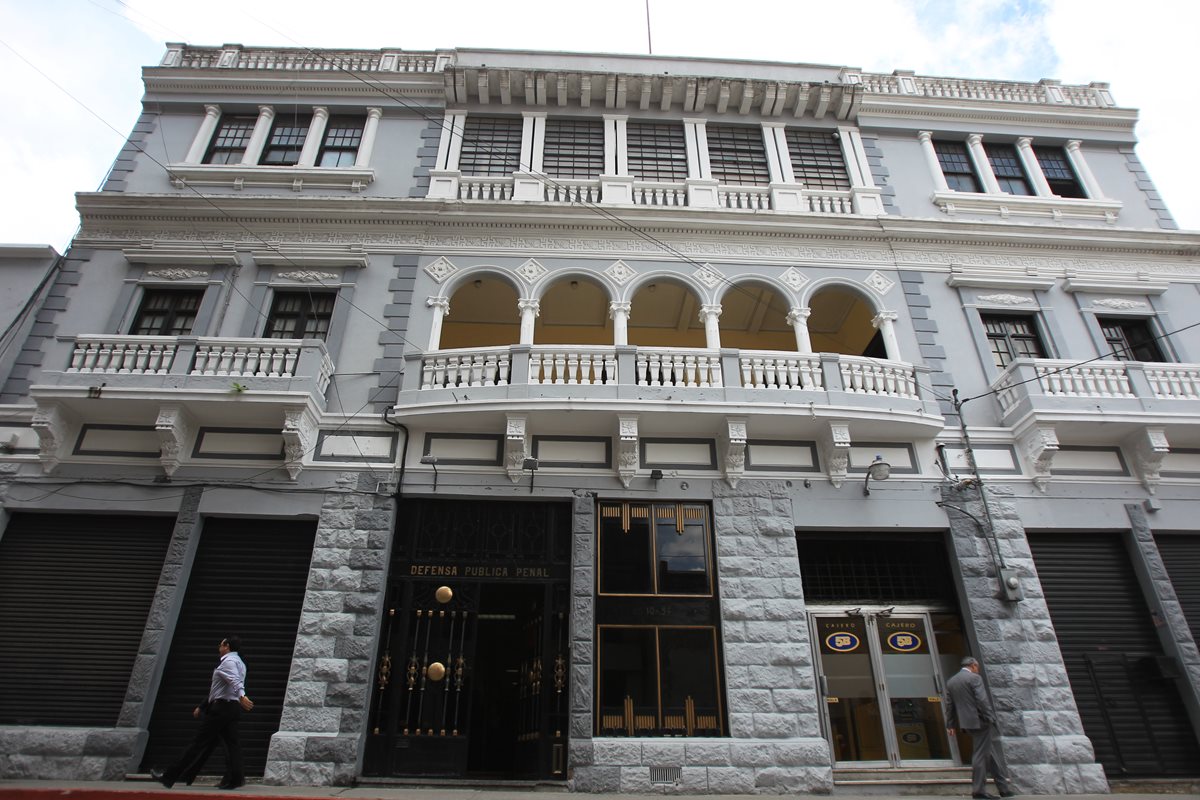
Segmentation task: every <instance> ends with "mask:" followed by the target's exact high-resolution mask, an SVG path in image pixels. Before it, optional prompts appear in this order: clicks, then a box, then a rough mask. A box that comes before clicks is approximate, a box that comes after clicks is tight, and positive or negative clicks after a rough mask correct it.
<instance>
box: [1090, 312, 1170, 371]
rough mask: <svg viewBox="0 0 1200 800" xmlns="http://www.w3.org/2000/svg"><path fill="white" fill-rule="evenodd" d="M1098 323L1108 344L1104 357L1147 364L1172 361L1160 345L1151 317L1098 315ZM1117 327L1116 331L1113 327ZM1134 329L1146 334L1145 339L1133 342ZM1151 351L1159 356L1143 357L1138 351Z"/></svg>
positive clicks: (1101, 334)
mask: <svg viewBox="0 0 1200 800" xmlns="http://www.w3.org/2000/svg"><path fill="white" fill-rule="evenodd" d="M1096 325H1097V326H1098V327H1099V328H1100V336H1101V338H1102V339H1103V340H1104V343H1105V344H1106V345H1107V346H1108V349H1107V350H1106V351H1105V354H1104V357H1105V358H1111V359H1115V360H1116V361H1136V362H1141V363H1146V364H1165V363H1171V361H1170V359H1168V358H1167V355H1166V352H1165V351H1164V350H1163V348H1162V347H1161V346H1160V345H1159V340H1158V337H1157V335H1156V334H1155V326H1154V325H1153V324H1152V319H1151V318H1149V317H1114V316H1110V315H1107V314H1105V315H1099V314H1097V315H1096ZM1114 328H1115V329H1116V331H1115V333H1117V334H1118V335H1114V331H1113V330H1112V329H1114ZM1131 330H1134V331H1136V332H1140V333H1143V334H1145V337H1146V338H1145V339H1143V340H1141V341H1138V342H1136V343H1135V342H1133V341H1132V339H1131V338H1130V336H1129V334H1130V331H1131ZM1139 350H1140V351H1142V352H1143V353H1147V352H1148V353H1149V354H1151V355H1154V356H1157V358H1141V357H1139V355H1138V351H1139Z"/></svg>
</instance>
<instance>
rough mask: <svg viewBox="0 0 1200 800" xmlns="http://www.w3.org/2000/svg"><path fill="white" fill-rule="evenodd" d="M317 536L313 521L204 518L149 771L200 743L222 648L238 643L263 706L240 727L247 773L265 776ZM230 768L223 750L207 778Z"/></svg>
mask: <svg viewBox="0 0 1200 800" xmlns="http://www.w3.org/2000/svg"><path fill="white" fill-rule="evenodd" d="M315 534H316V522H315V521H311V520H309V521H295V520H287V521H278V520H261V519H258V520H250V519H224V518H209V519H207V520H205V522H204V528H203V530H202V532H201V535H200V546H199V548H198V550H197V552H196V558H195V562H194V563H193V565H192V571H191V575H190V577H189V578H188V583H187V591H186V593H185V595H184V600H183V608H182V609H181V610H180V612H179V621H178V622H177V623H176V626H175V633H174V635H173V637H172V639H171V651H170V654H169V655H168V657H167V663H166V667H165V669H164V671H163V677H162V683H161V685H160V687H159V690H158V695H157V698H156V700H155V703H154V713H153V715H152V716H151V719H150V741H149V743H148V745H147V747H146V752H145V754H144V755H143V758H142V770H143V771H147V770H149V769H150V767H152V766H154V767H163V766H166V765H167V764H170V763H171V762H172V761H173V760H174V759H176V758H178V757H179V755H180V754H181V753H182V752H183V750H184V749H185V748H186V747H187V745H188V744H189V743H190V742H191V740H192V736H193V735H194V734H195V731H196V722H195V720H194V719H193V718H192V709H193V708H195V707H196V706H197V705H199V704H200V702H202V701H203V700H204V699H205V697H206V696H207V695H208V687H209V683H210V681H211V679H212V671H213V668H214V667H215V666H216V664H217V658H218V657H217V645H218V644H219V643H220V641H221V639H223V638H224V637H226V636H239V637H240V638H241V640H242V650H241V654H242V659H243V660H244V661H245V662H246V694H247V696H249V697H250V698H251V699H252V700H254V711H252V712H251V713H249V714H245V715H243V716H242V721H241V724H240V726H239V732H240V735H241V742H242V755H243V757H244V758H245V767H246V774H247V775H249V776H255V775H262V773H263V770H264V769H265V766H266V761H267V747H268V746H269V744H270V739H271V735H272V734H273V733H275V731H277V730H278V729H279V718H280V716H281V715H282V713H283V697H284V692H285V690H286V689H287V679H288V674H289V672H290V671H291V665H292V651H293V649H294V647H295V643H296V629H297V626H298V625H299V622H300V609H301V606H302V605H303V602H304V591H305V587H306V586H307V584H308V567H309V562H310V561H311V559H312V547H313V538H314V536H315ZM224 769H225V757H224V754H223V752H222V751H221V749H220V748H218V749H217V751H216V752H215V753H214V754H213V756H212V758H210V759H209V760H208V763H207V764H206V765H205V767H204V774H213V775H219V774H220V773H221V772H222V771H224Z"/></svg>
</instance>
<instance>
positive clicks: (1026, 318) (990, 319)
mask: <svg viewBox="0 0 1200 800" xmlns="http://www.w3.org/2000/svg"><path fill="white" fill-rule="evenodd" d="M979 321H980V325H981V326H982V328H983V338H984V345H985V349H986V350H987V352H989V353H990V354H991V356H992V364H993V365H994V366H995V367H996V369H998V370H1005V369H1008V367H1009V366H1010V365H1011V364H1012V363H1013V362H1014V361H1016V360H1017V359H1022V358H1049V357H1050V356H1049V349H1048V348H1047V347H1046V340H1045V336H1044V335H1043V332H1042V328H1041V325H1039V323H1038V316H1037V314H1010V313H1003V312H996V311H982V310H981V311H980V312H979ZM1001 321H1003V322H1004V324H1005V326H1006V329H1005V330H1004V331H1003V334H1004V335H1003V336H1000V335H997V334H995V333H993V331H992V330H991V326H992V325H993V324H995V323H999V322H1001ZM1013 321H1022V322H1027V323H1028V325H1029V328H1030V330H1029V332H1027V333H1022V334H1019V335H1016V336H1014V334H1013V331H1012V329H1011V327H1009V323H1011V322H1013ZM1000 341H1003V342H1004V343H1005V345H1006V355H1005V354H1001V353H1000V352H999V351H998V350H997V349H996V347H995V345H994V344H993V343H994V342H1000ZM1014 342H1032V343H1033V344H1034V345H1035V346H1036V347H1035V349H1036V351H1037V352H1036V353H1028V352H1018V348H1015V347H1014V346H1013V344H1014ZM1005 358H1006V359H1007V360H1004V359H1005ZM1002 361H1003V363H1001V362H1002Z"/></svg>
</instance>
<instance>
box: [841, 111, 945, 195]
mask: <svg viewBox="0 0 1200 800" xmlns="http://www.w3.org/2000/svg"><path fill="white" fill-rule="evenodd" d="M921 133H924V134H925V135H927V136H928V135H929V133H928V131H921ZM918 135H919V134H918ZM838 142H839V143H840V144H841V145H842V158H843V159H845V160H846V172H847V174H849V176H850V185H851V186H853V187H854V188H856V189H876V188H878V187H877V186H875V178H874V177H873V176H872V175H871V164H870V162H869V161H867V150H866V148H865V147H863V143H862V133H861V132H859V130H858V128H854V127H850V126H846V125H843V126H840V127H839V128H838ZM922 144H924V142H922ZM929 149H930V150H931V151H932V150H933V139H932V137H931V138H930V140H929ZM925 157H926V158H928V157H929V154H928V153H926V154H925ZM933 161H934V165H935V166H937V174H938V175H941V174H942V168H941V166H940V165H938V164H937V153H936V152H935V153H934V154H933ZM942 181H943V182H944V181H945V178H944V177H943V178H942Z"/></svg>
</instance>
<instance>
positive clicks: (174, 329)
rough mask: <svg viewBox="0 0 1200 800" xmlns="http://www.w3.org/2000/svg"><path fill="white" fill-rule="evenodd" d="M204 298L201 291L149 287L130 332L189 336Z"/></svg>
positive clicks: (144, 334) (145, 334)
mask: <svg viewBox="0 0 1200 800" xmlns="http://www.w3.org/2000/svg"><path fill="white" fill-rule="evenodd" d="M203 297H204V292H203V291H202V290H199V289H197V290H195V291H178V290H175V291H160V290H154V289H151V290H148V291H146V293H145V294H143V295H142V304H141V306H140V307H139V308H138V312H137V316H135V317H134V320H133V327H132V328H130V330H129V332H130V333H131V334H133V335H134V336H187V335H188V334H189V333H191V332H192V325H193V323H195V321H196V311H197V310H199V308H200V300H201V299H202V298H203Z"/></svg>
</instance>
